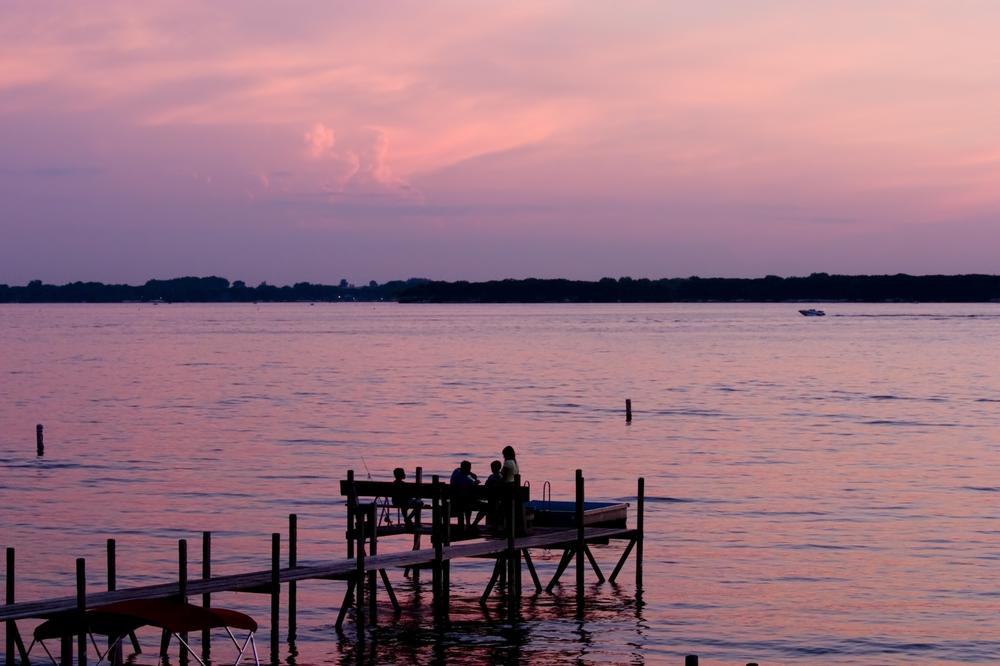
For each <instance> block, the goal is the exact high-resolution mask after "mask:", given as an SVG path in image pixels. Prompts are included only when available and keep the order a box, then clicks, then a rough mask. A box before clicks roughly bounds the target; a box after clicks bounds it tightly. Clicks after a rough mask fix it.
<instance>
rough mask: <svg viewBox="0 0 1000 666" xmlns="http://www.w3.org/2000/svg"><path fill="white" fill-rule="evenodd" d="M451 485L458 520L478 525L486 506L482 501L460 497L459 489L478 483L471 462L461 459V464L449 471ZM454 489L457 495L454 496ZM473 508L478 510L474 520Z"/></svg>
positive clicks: (463, 523) (470, 524)
mask: <svg viewBox="0 0 1000 666" xmlns="http://www.w3.org/2000/svg"><path fill="white" fill-rule="evenodd" d="M450 483H451V487H452V493H453V494H452V497H453V498H454V500H455V513H456V515H457V516H458V522H459V524H461V525H467V526H470V527H471V526H474V525H478V524H479V521H480V520H482V519H483V517H484V516H485V515H486V509H487V508H488V507H487V506H486V505H485V503H484V502H480V501H479V500H475V499H472V498H471V497H469V498H462V497H461V490H462V489H463V488H473V487H475V486H477V485H479V477H478V476H476V475H475V474H474V473H473V472H472V463H471V462H469V461H468V460H463V461H462V462H461V464H460V465H459V466H458V467H456V468H455V471H454V472H452V473H451V481H450ZM456 491H457V494H458V497H456V496H455V495H456ZM474 509H478V510H479V515H477V516H476V520H475V521H473V520H472V511H473V510H474Z"/></svg>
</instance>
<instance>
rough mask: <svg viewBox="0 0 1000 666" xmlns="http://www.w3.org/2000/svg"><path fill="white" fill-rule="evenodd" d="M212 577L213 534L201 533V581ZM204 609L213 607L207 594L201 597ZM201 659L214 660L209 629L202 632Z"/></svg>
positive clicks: (209, 595)
mask: <svg viewBox="0 0 1000 666" xmlns="http://www.w3.org/2000/svg"><path fill="white" fill-rule="evenodd" d="M211 577H212V533H211V532H202V533H201V579H202V580H208V579H209V578H211ZM201 606H202V608H211V607H212V595H211V594H209V593H207V592H206V593H205V594H202V595H201ZM201 658H202V659H204V660H205V661H208V660H209V659H211V658H212V634H211V631H209V630H208V629H202V631H201Z"/></svg>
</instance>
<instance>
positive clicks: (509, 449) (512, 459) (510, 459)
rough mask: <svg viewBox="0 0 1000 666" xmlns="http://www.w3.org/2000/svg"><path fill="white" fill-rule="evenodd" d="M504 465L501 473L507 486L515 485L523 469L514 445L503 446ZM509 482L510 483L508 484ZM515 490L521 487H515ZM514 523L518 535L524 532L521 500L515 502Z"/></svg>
mask: <svg viewBox="0 0 1000 666" xmlns="http://www.w3.org/2000/svg"><path fill="white" fill-rule="evenodd" d="M501 453H502V454H503V467H502V468H501V470H500V473H501V474H502V475H503V483H504V485H505V486H507V487H513V486H514V485H515V483H516V482H517V481H518V475H519V474H520V473H521V471H520V470H519V469H518V467H517V455H516V454H515V453H514V447H513V446H510V445H507V446H505V447H503V451H501ZM508 484H509V485H508ZM513 489H514V491H515V492H518V491H519V489H517V488H513ZM514 525H515V530H516V531H517V534H518V536H521V535H523V534H524V506H522V504H521V502H520V501H518V502H515V515H514Z"/></svg>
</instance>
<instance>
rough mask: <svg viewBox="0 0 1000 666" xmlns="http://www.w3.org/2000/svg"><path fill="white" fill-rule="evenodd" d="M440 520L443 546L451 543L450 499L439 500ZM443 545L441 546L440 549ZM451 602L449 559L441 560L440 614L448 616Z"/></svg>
mask: <svg viewBox="0 0 1000 666" xmlns="http://www.w3.org/2000/svg"><path fill="white" fill-rule="evenodd" d="M441 511H442V521H441V538H442V539H443V541H444V546H450V545H451V500H449V499H447V498H445V499H444V500H442V502H441ZM444 546H442V551H443V548H444ZM450 604H451V560H450V559H447V560H446V559H442V561H441V615H442V616H443V617H445V618H447V617H448V611H449V605H450Z"/></svg>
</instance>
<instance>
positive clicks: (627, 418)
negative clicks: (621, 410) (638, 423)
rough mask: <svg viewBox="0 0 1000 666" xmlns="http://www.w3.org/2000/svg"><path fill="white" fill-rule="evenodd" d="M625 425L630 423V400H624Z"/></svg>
mask: <svg viewBox="0 0 1000 666" xmlns="http://www.w3.org/2000/svg"><path fill="white" fill-rule="evenodd" d="M625 423H632V400H631V398H626V399H625Z"/></svg>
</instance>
